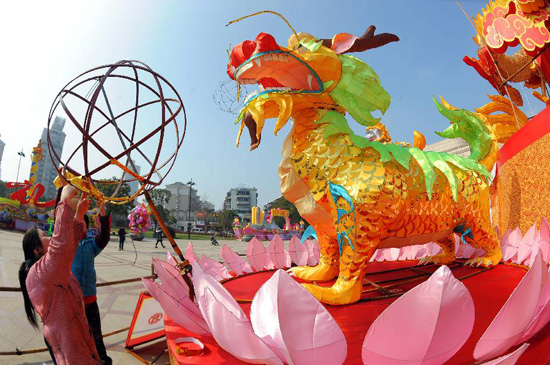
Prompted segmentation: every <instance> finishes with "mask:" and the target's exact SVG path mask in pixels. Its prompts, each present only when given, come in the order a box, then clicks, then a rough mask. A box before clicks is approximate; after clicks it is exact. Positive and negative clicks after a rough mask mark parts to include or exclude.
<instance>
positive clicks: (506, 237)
mask: <svg viewBox="0 0 550 365" xmlns="http://www.w3.org/2000/svg"><path fill="white" fill-rule="evenodd" d="M510 233H512V229H511V228H508V230H507V231H506V232H505V233H504V234H503V235H502V237H500V246H501V247H503V246H504V245H505V243H506V242H508V237H509V236H510Z"/></svg>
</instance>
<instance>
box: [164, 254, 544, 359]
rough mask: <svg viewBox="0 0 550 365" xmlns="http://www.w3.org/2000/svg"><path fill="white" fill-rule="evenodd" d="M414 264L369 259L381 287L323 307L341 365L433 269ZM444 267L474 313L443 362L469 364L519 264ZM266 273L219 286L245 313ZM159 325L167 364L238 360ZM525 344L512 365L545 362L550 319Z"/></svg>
mask: <svg viewBox="0 0 550 365" xmlns="http://www.w3.org/2000/svg"><path fill="white" fill-rule="evenodd" d="M415 264H416V261H399V262H380V263H378V262H377V263H371V264H369V268H368V272H367V276H366V279H368V280H369V281H371V282H374V283H376V284H377V285H379V286H381V287H382V288H383V289H382V290H380V288H379V287H378V288H376V287H374V286H372V285H370V284H365V286H364V294H363V297H362V299H361V301H360V302H359V303H356V304H353V305H347V306H327V309H328V311H329V312H330V313H331V315H332V316H333V317H334V319H335V320H336V322H338V324H339V325H340V328H341V329H342V331H343V332H344V335H345V336H346V340H347V343H348V357H347V359H346V362H345V363H346V364H362V360H361V346H362V345H363V340H364V339H365V335H366V333H367V331H368V329H369V327H370V325H371V324H372V322H374V320H375V319H376V318H377V317H378V316H379V315H380V313H382V312H383V311H384V309H386V308H387V307H388V306H389V305H390V304H391V303H392V302H393V301H394V300H396V299H397V297H398V296H399V295H401V294H403V293H405V292H406V291H407V290H409V289H411V288H413V287H415V286H416V285H418V284H420V283H422V282H423V281H425V280H426V279H427V278H428V277H429V275H431V273H433V272H434V271H435V270H436V269H437V268H438V266H433V265H432V266H420V267H414V266H413V265H415ZM449 267H450V268H451V269H452V272H453V274H454V276H455V277H456V278H457V279H460V280H461V281H462V282H463V283H464V285H465V286H466V287H467V288H468V290H469V292H470V293H471V295H472V298H473V300H474V304H475V308H476V318H475V325H474V329H473V332H472V334H471V335H470V338H469V339H468V341H467V342H466V343H465V345H464V346H463V347H462V348H461V349H460V351H459V352H458V353H456V354H455V356H454V357H453V358H452V359H451V360H450V361H448V362H447V364H473V363H474V362H475V360H474V358H473V351H474V347H475V345H476V344H477V342H478V340H479V338H480V337H481V335H482V334H483V332H485V330H486V329H487V327H488V326H489V324H490V323H491V321H492V320H493V318H494V317H495V316H496V314H497V313H498V311H499V310H500V308H501V307H502V305H503V304H504V303H505V302H506V300H507V299H508V297H509V296H510V294H511V293H512V291H513V290H514V288H515V287H516V286H517V284H518V283H519V281H520V280H521V278H522V277H523V275H524V274H525V272H526V271H525V269H523V268H521V267H517V266H510V265H498V266H496V267H494V268H492V269H489V270H487V269H481V268H472V267H463V266H462V265H461V263H456V264H451V265H449ZM271 275H273V271H267V272H259V273H254V274H250V275H247V276H241V277H238V278H234V279H230V280H229V281H226V282H225V283H224V286H225V287H226V288H227V290H229V292H230V293H231V294H232V295H233V297H234V298H235V299H236V300H237V301H238V302H239V303H241V307H242V308H243V310H244V311H245V313H246V314H247V315H248V314H249V310H250V301H251V300H252V298H253V297H254V294H255V293H256V291H257V290H258V289H259V288H260V286H261V285H262V284H263V283H264V282H265V281H267V280H268V279H269V278H270V277H271ZM327 285H330V283H329V284H327ZM165 330H166V336H167V342H168V345H169V348H170V350H171V355H172V358H171V360H172V362H173V363H180V364H241V362H240V361H238V360H237V359H236V358H234V357H233V356H232V355H230V354H229V353H227V352H226V351H224V350H223V349H221V348H219V346H218V345H217V343H216V342H215V340H214V339H213V338H212V337H205V336H196V335H195V334H193V333H191V332H188V331H185V330H184V329H183V328H181V327H179V326H178V325H176V324H175V323H174V322H173V321H171V320H170V318H168V317H166V321H165ZM178 337H195V338H198V339H199V340H200V341H202V342H203V343H204V345H205V351H204V353H203V354H202V355H199V356H185V355H178V354H177V353H176V350H175V345H174V340H175V339H176V338H178ZM529 343H530V346H529V348H528V349H527V351H526V352H525V353H524V354H523V355H522V356H521V358H520V359H519V361H518V363H517V364H526V365H527V364H529V365H531V364H546V363H548V362H549V361H550V324H549V325H547V326H546V327H545V328H543V329H542V330H541V331H540V332H539V333H538V334H537V335H536V336H535V337H533V338H532V339H531V340H530V341H529ZM396 346H398V344H396ZM510 351H511V350H510Z"/></svg>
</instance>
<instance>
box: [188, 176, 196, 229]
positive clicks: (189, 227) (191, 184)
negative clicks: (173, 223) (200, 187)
mask: <svg viewBox="0 0 550 365" xmlns="http://www.w3.org/2000/svg"><path fill="white" fill-rule="evenodd" d="M187 185H189V215H188V223H187V239H191V196H192V193H193V191H192V187H193V185H196V184H195V183H194V182H193V179H191V181H189V182H188V183H187Z"/></svg>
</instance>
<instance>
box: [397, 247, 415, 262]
mask: <svg viewBox="0 0 550 365" xmlns="http://www.w3.org/2000/svg"><path fill="white" fill-rule="evenodd" d="M411 248H412V246H405V247H403V248H401V249H398V250H399V256H398V257H397V259H398V260H410V259H411Z"/></svg>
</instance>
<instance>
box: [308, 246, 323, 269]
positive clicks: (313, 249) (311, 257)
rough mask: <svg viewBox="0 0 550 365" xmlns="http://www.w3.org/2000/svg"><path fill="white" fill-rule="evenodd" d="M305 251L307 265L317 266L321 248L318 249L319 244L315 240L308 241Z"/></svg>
mask: <svg viewBox="0 0 550 365" xmlns="http://www.w3.org/2000/svg"><path fill="white" fill-rule="evenodd" d="M306 242H307V241H306ZM307 250H308V251H307V253H308V259H307V264H308V265H309V266H315V265H317V264H318V263H319V259H320V257H321V248H320V247H319V242H318V241H317V240H309V246H308V248H307Z"/></svg>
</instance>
